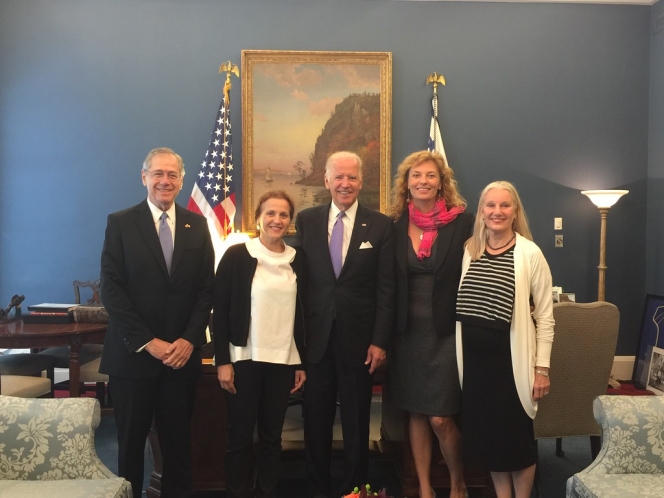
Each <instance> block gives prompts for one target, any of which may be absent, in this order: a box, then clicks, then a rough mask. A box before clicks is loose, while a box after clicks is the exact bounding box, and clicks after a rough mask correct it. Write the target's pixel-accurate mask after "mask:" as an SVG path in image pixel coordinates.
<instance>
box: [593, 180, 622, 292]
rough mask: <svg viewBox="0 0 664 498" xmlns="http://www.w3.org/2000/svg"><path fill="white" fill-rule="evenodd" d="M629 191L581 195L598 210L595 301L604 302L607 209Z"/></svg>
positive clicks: (598, 191) (596, 191)
mask: <svg viewBox="0 0 664 498" xmlns="http://www.w3.org/2000/svg"><path fill="white" fill-rule="evenodd" d="M628 192H629V190H583V191H581V193H582V194H583V195H586V196H588V198H589V199H590V200H591V201H592V203H593V204H595V206H597V207H598V208H599V214H600V218H601V228H600V236H599V266H598V267H597V269H598V270H599V280H598V282H597V300H598V301H605V300H606V299H605V278H606V277H605V273H606V216H607V214H608V213H609V209H610V208H611V206H613V205H614V204H615V203H616V202H618V199H620V198H621V197H622V196H623V195H625V194H626V193H628Z"/></svg>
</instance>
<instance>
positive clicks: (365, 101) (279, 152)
mask: <svg viewBox="0 0 664 498" xmlns="http://www.w3.org/2000/svg"><path fill="white" fill-rule="evenodd" d="M241 74H242V158H243V160H242V199H243V201H242V221H243V230H245V231H246V230H251V229H254V228H255V222H254V211H255V209H256V202H257V200H258V198H259V197H260V196H261V195H262V194H263V193H265V192H266V191H268V190H284V191H286V192H287V193H288V194H289V195H290V196H291V197H292V198H293V200H294V202H295V210H296V212H298V211H301V210H302V209H305V208H308V207H312V206H316V205H319V204H323V203H327V202H329V201H330V194H329V192H328V190H327V189H326V188H325V183H324V173H325V161H326V160H327V158H328V156H329V155H330V154H332V153H333V152H337V151H341V150H349V151H351V152H355V153H357V154H358V155H359V156H360V157H361V158H362V161H363V177H362V190H361V192H360V202H362V204H364V205H365V206H367V207H370V208H373V209H376V210H380V211H382V212H385V211H386V210H387V207H388V205H389V202H390V201H389V197H390V188H391V166H390V165H391V136H392V135H391V131H392V130H391V128H392V126H391V119H392V54H391V53H389V52H304V51H275V50H243V51H242V70H241ZM294 221H295V220H293V222H294ZM291 228H292V226H291ZM291 232H292V230H291Z"/></svg>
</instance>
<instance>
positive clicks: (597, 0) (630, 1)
mask: <svg viewBox="0 0 664 498" xmlns="http://www.w3.org/2000/svg"><path fill="white" fill-rule="evenodd" d="M392 1H396V2H484V3H579V4H604V5H654V4H656V3H657V2H658V1H659V0H392Z"/></svg>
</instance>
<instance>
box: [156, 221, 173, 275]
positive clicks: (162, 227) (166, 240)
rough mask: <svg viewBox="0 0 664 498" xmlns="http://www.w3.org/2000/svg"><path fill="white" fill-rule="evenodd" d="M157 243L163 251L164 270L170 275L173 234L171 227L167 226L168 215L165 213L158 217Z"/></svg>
mask: <svg viewBox="0 0 664 498" xmlns="http://www.w3.org/2000/svg"><path fill="white" fill-rule="evenodd" d="M159 219H160V220H161V222H160V223H159V242H160V243H161V250H162V251H164V259H165V260H166V268H168V273H169V274H170V273H171V262H172V261H173V232H171V227H169V226H168V222H167V221H166V220H167V219H168V213H166V212H165V211H164V212H163V213H161V216H160V217H159Z"/></svg>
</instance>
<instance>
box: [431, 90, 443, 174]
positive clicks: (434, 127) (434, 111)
mask: <svg viewBox="0 0 664 498" xmlns="http://www.w3.org/2000/svg"><path fill="white" fill-rule="evenodd" d="M427 148H428V149H429V151H436V152H438V153H439V154H440V155H441V156H443V158H444V159H445V162H446V163H447V156H446V155H445V147H443V137H442V136H441V134H440V127H439V126H438V95H437V94H435V93H434V94H433V97H432V99H431V127H430V128H429V145H428V146H427Z"/></svg>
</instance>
